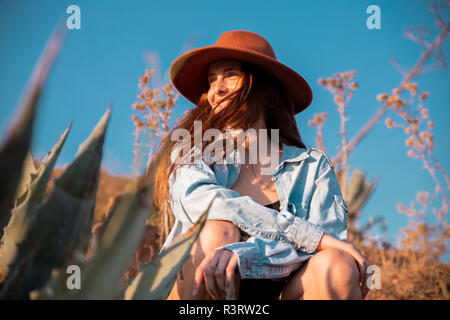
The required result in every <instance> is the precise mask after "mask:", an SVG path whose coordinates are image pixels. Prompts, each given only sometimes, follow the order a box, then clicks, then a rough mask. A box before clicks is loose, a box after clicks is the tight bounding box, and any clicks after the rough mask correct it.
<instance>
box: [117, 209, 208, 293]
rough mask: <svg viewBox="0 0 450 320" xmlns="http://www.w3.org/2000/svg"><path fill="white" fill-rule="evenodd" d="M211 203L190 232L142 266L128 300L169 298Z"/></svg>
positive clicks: (129, 291) (129, 287) (129, 290)
mask: <svg viewBox="0 0 450 320" xmlns="http://www.w3.org/2000/svg"><path fill="white" fill-rule="evenodd" d="M211 203H212V202H211ZM211 203H210V205H209V206H208V209H207V210H206V211H205V212H204V213H203V215H202V216H201V218H200V219H199V221H198V222H197V223H196V224H195V225H194V226H193V227H192V228H191V230H190V231H188V232H187V233H185V234H183V235H181V236H179V237H177V239H176V240H175V241H174V243H173V244H172V245H171V246H170V247H168V248H166V249H164V250H162V251H161V252H160V254H159V255H158V256H157V257H156V258H155V259H154V260H153V261H152V262H150V263H149V264H147V265H144V266H141V271H140V272H139V273H138V274H137V276H136V277H135V278H134V280H133V281H132V282H131V284H130V285H129V286H128V287H127V289H126V291H125V299H126V300H131V299H133V300H135V299H142V300H163V299H166V298H167V297H168V295H169V293H170V290H171V289H172V287H173V285H174V283H175V280H176V276H177V273H178V271H179V270H180V269H181V267H182V265H183V263H184V262H185V261H186V259H187V258H188V257H189V254H190V251H191V248H192V245H193V244H194V242H195V241H196V240H197V238H198V235H199V234H200V231H201V230H202V228H203V225H204V224H205V221H206V217H207V214H208V211H209V208H210V206H211Z"/></svg>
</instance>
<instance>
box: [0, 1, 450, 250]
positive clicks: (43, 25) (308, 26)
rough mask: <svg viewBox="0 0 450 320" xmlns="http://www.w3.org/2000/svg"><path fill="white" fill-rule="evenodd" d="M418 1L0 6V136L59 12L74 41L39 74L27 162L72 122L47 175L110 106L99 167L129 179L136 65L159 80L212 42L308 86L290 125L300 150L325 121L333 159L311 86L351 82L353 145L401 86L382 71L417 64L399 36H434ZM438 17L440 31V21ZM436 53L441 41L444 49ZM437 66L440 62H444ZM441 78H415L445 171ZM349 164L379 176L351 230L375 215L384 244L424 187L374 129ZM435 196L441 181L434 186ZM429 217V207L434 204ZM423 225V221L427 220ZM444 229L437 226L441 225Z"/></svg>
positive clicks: (180, 106)
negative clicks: (77, 15)
mask: <svg viewBox="0 0 450 320" xmlns="http://www.w3.org/2000/svg"><path fill="white" fill-rule="evenodd" d="M429 3H430V2H429V1H422V0H421V1H407V0H396V1H376V0H374V1H372V0H371V1H356V0H353V1H349V0H348V1H344V0H341V1H324V0H318V1H283V0H280V1H277V2H274V1H259V0H258V1H256V0H239V1H233V0H228V1H214V0H209V1H199V0H191V1H143V0H142V1H131V0H128V1H125V0H123V1H117V0H116V1H114V0H107V1H100V0H86V1H76V0H72V1H66V0H57V1H56V0H55V1H49V0H46V1H41V0H39V1H38V0H36V1H31V0H30V1H25V0H1V1H0V129H1V131H2V133H4V131H5V129H6V127H7V124H8V123H9V119H10V118H11V117H12V116H13V114H14V111H15V105H16V102H17V100H18V98H19V97H20V94H21V92H22V89H23V87H24V86H25V84H26V81H27V79H28V77H29V75H30V73H31V70H32V68H33V66H34V64H35V62H36V60H37V58H38V57H39V54H40V52H41V50H42V48H43V46H44V44H45V42H46V40H47V39H48V37H49V35H50V33H51V32H52V30H53V28H54V27H55V25H56V23H57V22H58V20H60V19H63V21H64V20H65V19H66V18H67V17H68V16H69V15H68V14H66V8H67V7H68V6H69V5H72V4H76V5H78V6H79V7H80V9H81V30H72V31H69V32H68V37H67V39H66V43H65V45H64V47H63V49H62V52H61V53H60V55H59V56H58V59H57V61H56V64H55V66H54V68H53V70H52V72H51V74H50V78H49V80H48V82H47V84H46V87H45V92H44V94H43V97H42V104H41V109H40V112H39V116H38V122H37V127H36V134H35V140H34V143H33V149H32V150H33V152H34V153H35V154H37V155H41V156H44V155H45V153H46V152H47V151H49V150H50V149H51V147H52V146H53V144H54V143H55V142H56V140H57V139H58V137H59V136H60V134H61V133H62V132H63V131H64V129H65V128H66V127H67V126H68V124H69V123H70V121H72V120H73V121H74V123H73V127H72V130H71V132H70V134H69V137H68V140H67V142H66V145H65V147H64V149H63V151H62V153H61V156H60V159H59V161H58V165H59V166H61V165H63V164H65V163H68V162H70V161H71V160H72V159H73V158H74V156H75V153H76V151H77V148H78V145H79V144H80V143H81V142H82V141H83V140H84V139H85V138H86V137H87V135H88V134H89V132H90V131H91V130H92V128H93V126H94V125H95V123H96V122H97V121H98V120H99V118H100V116H101V115H102V114H103V113H104V112H105V110H106V108H107V106H108V105H109V103H110V101H113V108H112V119H111V122H110V126H109V129H108V136H107V140H106V144H105V149H104V163H103V165H104V167H106V168H107V169H108V170H110V171H111V172H113V173H116V174H130V173H131V167H132V158H133V153H132V150H133V139H134V138H133V130H134V126H133V123H132V120H131V119H130V116H131V114H132V113H133V110H132V109H131V108H130V106H131V104H132V103H134V102H135V100H136V95H137V94H138V87H137V79H138V77H139V76H141V75H142V74H143V73H144V70H145V68H146V67H148V64H147V63H146V62H145V60H144V58H143V56H144V53H146V52H153V53H156V54H157V55H158V57H159V60H160V63H161V68H162V70H161V72H162V74H163V75H164V74H166V72H167V70H168V68H169V66H170V64H171V62H172V61H173V60H174V59H175V58H176V57H178V56H179V55H180V54H181V53H182V52H183V51H186V48H183V46H184V45H185V44H186V43H191V45H193V46H194V47H200V46H205V45H210V44H213V43H214V42H215V41H216V40H217V38H218V37H219V36H220V35H221V33H222V32H225V31H229V30H237V29H240V30H249V31H253V32H256V33H259V34H261V35H262V36H264V37H265V38H266V39H267V40H268V41H269V42H270V43H271V44H272V46H273V48H274V49H275V52H276V53H277V57H278V59H279V60H280V61H281V62H283V63H285V64H287V65H288V66H290V67H291V68H293V69H294V70H296V71H297V72H299V73H300V74H302V75H303V76H304V77H305V78H306V79H307V80H308V82H309V83H310V85H311V87H312V90H313V93H314V101H313V103H312V105H311V106H310V107H309V108H308V109H307V110H306V111H305V112H303V113H302V114H301V115H298V116H297V120H298V123H299V128H300V132H301V134H302V137H303V139H304V141H305V143H306V144H307V145H314V144H315V140H314V139H315V135H316V132H315V130H314V129H313V128H311V127H309V126H308V125H307V121H308V120H310V119H312V118H313V116H314V114H316V113H320V112H328V115H329V117H328V120H327V125H326V128H325V131H324V138H325V144H326V147H327V150H326V152H327V154H328V155H329V156H330V157H333V156H334V155H335V153H336V150H337V148H338V146H339V144H340V139H339V135H338V129H339V117H338V115H337V113H336V112H335V104H334V103H333V100H332V96H331V94H330V93H329V92H327V91H325V90H324V89H322V87H321V85H319V84H318V82H317V80H318V79H319V78H324V77H328V76H332V75H333V74H334V73H335V72H342V71H348V70H356V71H357V72H358V74H357V76H356V78H355V80H356V81H357V82H358V83H359V89H358V90H357V92H356V93H355V94H354V97H353V99H352V101H351V103H350V105H349V107H348V109H347V110H348V112H349V115H348V116H349V122H348V123H347V124H348V133H349V135H350V136H353V135H354V134H356V133H357V132H358V131H359V129H360V128H361V127H362V125H363V124H364V123H365V122H366V121H367V120H368V119H369V118H370V117H372V116H373V115H374V113H375V112H376V110H377V109H378V108H379V107H380V103H379V102H378V101H376V99H375V96H376V95H377V94H379V93H383V92H390V90H391V89H392V88H393V87H395V86H396V85H398V84H399V83H400V81H401V75H400V74H399V73H398V72H397V71H396V69H395V68H394V67H393V65H392V64H391V63H390V59H391V58H395V59H397V60H398V61H399V62H400V64H401V65H402V66H403V67H404V68H408V67H411V66H412V65H413V64H414V63H415V62H416V61H417V60H418V57H419V56H420V47H419V45H417V44H415V43H413V42H411V41H409V40H407V39H406V38H405V37H404V36H403V30H404V28H405V27H408V26H418V25H422V24H423V25H426V26H427V27H428V28H429V29H431V30H432V31H434V32H437V31H438V29H437V28H436V26H435V23H434V22H435V20H434V15H433V14H432V13H431V12H430V11H429V10H428V9H427V6H428V5H429ZM371 4H376V5H378V6H379V7H380V9H381V30H369V29H368V28H367V27H366V19H367V17H368V16H369V14H367V13H366V8H367V7H368V6H369V5H371ZM448 11H449V10H447V12H446V13H445V14H444V16H445V17H446V18H447V19H448V18H449V15H450V13H449V12H448ZM444 49H445V51H446V52H447V53H448V52H449V51H450V50H449V41H447V42H446V44H445V45H444ZM447 62H448V61H447ZM449 80H450V77H449V71H445V70H439V71H435V72H433V73H429V74H425V75H423V76H420V78H418V79H417V80H416V81H417V82H418V84H419V90H420V91H429V92H430V93H431V96H430V98H429V99H428V100H427V107H428V108H429V110H430V118H431V119H432V120H433V121H434V122H435V124H436V126H435V128H434V130H433V132H434V135H435V144H436V148H435V151H434V152H435V156H436V157H437V159H439V161H440V162H441V164H442V165H443V166H444V168H445V169H446V171H447V172H449V171H450V162H449V155H450V154H449V148H448V145H447V143H448V139H449V138H450V137H449V121H448V119H449V107H450V106H449V102H450V90H449V83H450V81H449ZM190 107H191V105H190V104H189V103H188V102H187V100H186V99H184V98H183V97H180V100H179V102H178V103H177V105H176V107H175V110H174V117H179V116H181V115H182V114H183V112H184V110H186V109H187V108H190ZM386 117H391V118H393V119H394V120H395V119H397V118H396V116H395V115H394V114H393V113H388V114H386V115H385V117H384V118H383V121H381V122H380V123H378V124H377V125H376V127H375V128H374V129H373V130H372V131H371V132H370V134H369V135H368V136H366V138H365V139H364V140H363V141H362V143H360V145H359V146H358V148H357V150H355V152H353V153H352V154H351V157H350V162H351V163H350V164H351V166H352V167H353V168H359V169H362V170H364V171H365V172H366V173H367V176H368V178H369V179H373V178H375V177H376V176H381V180H380V181H379V184H378V187H377V188H376V191H375V193H374V194H373V196H372V197H371V198H370V200H369V202H368V203H367V205H366V206H365V207H364V209H363V214H362V219H361V222H363V223H364V222H366V221H368V219H369V217H375V216H377V215H382V216H384V217H385V219H386V220H387V221H388V223H389V225H388V233H389V238H388V240H390V241H392V242H394V243H396V234H397V233H398V231H399V229H400V228H401V227H404V226H405V225H406V223H407V218H406V216H404V215H400V214H399V213H398V212H397V211H396V204H397V203H398V202H402V203H403V204H405V205H408V204H409V203H410V202H411V201H413V200H415V196H416V193H417V192H418V191H420V190H424V191H429V192H433V190H434V183H433V181H432V179H431V177H430V175H429V174H428V172H426V171H425V170H423V169H422V164H421V163H419V162H418V161H416V160H413V159H411V158H408V157H407V156H406V152H407V148H406V147H405V143H404V141H405V138H406V136H405V135H404V134H401V132H400V130H397V131H395V130H388V129H387V128H386V127H385V125H384V119H385V118H386ZM441 182H442V183H443V185H445V182H444V181H441ZM435 205H436V206H437V205H439V201H437V202H436V203H435ZM429 215H431V212H430V213H429ZM447 220H448V219H447Z"/></svg>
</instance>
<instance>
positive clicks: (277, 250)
mask: <svg viewBox="0 0 450 320" xmlns="http://www.w3.org/2000/svg"><path fill="white" fill-rule="evenodd" d="M282 150H283V151H282V156H281V160H280V164H279V165H278V166H277V167H276V169H275V170H274V172H273V178H272V181H274V182H275V185H276V189H277V192H278V195H279V199H280V211H276V210H274V209H271V208H268V207H265V206H263V205H261V204H259V203H257V202H255V201H254V200H253V199H252V198H251V197H249V196H241V195H240V194H239V193H238V192H236V191H234V190H231V189H229V188H230V187H231V186H232V185H233V184H234V183H235V181H236V180H237V177H238V175H239V170H240V164H239V163H240V162H239V161H235V162H234V163H224V164H212V165H207V164H206V163H205V162H204V161H199V162H198V163H196V164H187V165H183V166H181V167H177V169H176V170H175V171H174V172H173V173H172V174H171V175H170V177H169V204H170V206H171V208H172V212H173V214H174V216H175V223H174V226H173V228H172V230H171V232H170V234H169V236H168V238H167V239H166V242H165V243H164V245H163V248H165V247H167V246H169V245H170V244H171V243H172V241H173V239H174V237H175V236H177V235H179V234H183V233H185V232H187V231H188V230H189V229H190V228H191V227H192V226H193V225H194V224H195V222H196V221H197V220H198V219H199V217H200V216H201V214H202V213H203V212H204V211H206V209H207V207H208V205H209V204H210V203H211V201H212V200H213V198H214V200H213V201H212V203H211V207H210V211H209V213H208V219H211V220H226V221H230V222H232V223H233V224H234V225H235V226H237V227H238V228H240V229H241V230H243V231H245V232H246V233H247V234H249V235H250V238H249V239H248V240H247V241H246V242H236V243H232V244H229V245H225V246H223V247H222V248H225V249H228V250H232V251H233V252H234V253H236V255H237V256H238V269H239V273H240V275H241V277H242V278H243V279H244V278H271V279H273V278H282V277H285V276H288V275H289V274H290V273H291V272H293V271H295V270H297V269H298V268H299V267H300V266H301V265H302V264H303V262H304V261H305V260H307V259H308V258H310V257H311V256H312V255H313V254H314V253H315V250H316V247H317V245H318V243H319V241H320V239H321V238H322V235H323V233H324V232H325V233H327V234H330V235H332V236H334V237H335V238H338V239H340V240H343V241H346V239H347V212H348V209H347V205H346V203H345V201H344V199H343V197H342V193H341V189H340V187H339V183H338V180H337V177H336V174H335V172H334V167H333V163H332V162H331V161H330V160H329V158H328V157H327V155H326V154H325V153H324V152H323V151H321V150H320V149H318V148H314V147H311V146H308V147H307V149H302V148H298V147H295V146H288V145H285V144H283V145H282ZM231 156H232V157H234V159H235V160H236V157H239V152H238V151H237V150H235V151H233V152H232V153H231Z"/></svg>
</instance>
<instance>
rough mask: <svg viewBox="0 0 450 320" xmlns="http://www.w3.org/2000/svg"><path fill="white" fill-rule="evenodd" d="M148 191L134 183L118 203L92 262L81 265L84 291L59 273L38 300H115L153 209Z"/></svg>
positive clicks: (111, 213)
mask: <svg viewBox="0 0 450 320" xmlns="http://www.w3.org/2000/svg"><path fill="white" fill-rule="evenodd" d="M130 189H131V190H130ZM148 191H149V190H148V189H146V190H138V189H137V183H136V182H134V184H133V185H132V186H131V187H129V190H128V191H126V192H125V193H124V194H123V195H122V196H121V197H120V198H119V199H118V201H117V202H116V203H115V205H114V206H113V208H112V209H111V212H110V213H109V214H110V215H111V218H110V220H109V223H108V225H107V226H106V230H105V234H104V236H103V237H102V239H101V241H100V244H99V247H98V248H97V250H96V252H94V255H93V256H92V257H91V259H90V260H89V261H87V262H81V264H78V265H79V267H80V269H81V290H68V289H67V287H66V286H65V280H64V277H62V276H59V277H57V278H56V279H52V281H51V282H50V283H49V285H48V286H47V287H46V288H44V289H43V290H41V292H40V294H39V295H38V296H37V299H113V298H114V297H115V296H116V293H117V292H118V291H119V290H120V285H121V276H122V274H123V272H124V271H125V269H126V268H127V266H128V264H129V262H130V259H131V257H132V255H133V253H134V250H135V249H136V247H137V246H138V244H139V242H140V241H141V239H142V237H143V236H144V231H145V221H146V220H147V218H148V215H149V211H148V206H147V205H146V204H145V203H146V202H148V201H142V200H143V199H145V198H147V197H148V195H149V194H148ZM147 199H148V198H147ZM70 264H74V262H71V263H70ZM75 264H76V263H75Z"/></svg>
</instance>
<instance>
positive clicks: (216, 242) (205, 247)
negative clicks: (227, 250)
mask: <svg viewBox="0 0 450 320" xmlns="http://www.w3.org/2000/svg"><path fill="white" fill-rule="evenodd" d="M239 238H240V232H239V229H238V228H237V227H236V226H235V225H234V224H233V223H231V222H228V221H223V220H207V221H206V223H205V225H204V227H203V229H202V231H201V232H200V236H199V239H198V241H199V245H200V246H201V248H202V251H203V252H204V253H206V252H210V251H214V250H215V249H216V248H218V247H221V246H224V245H227V244H229V243H234V242H238V241H239Z"/></svg>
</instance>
